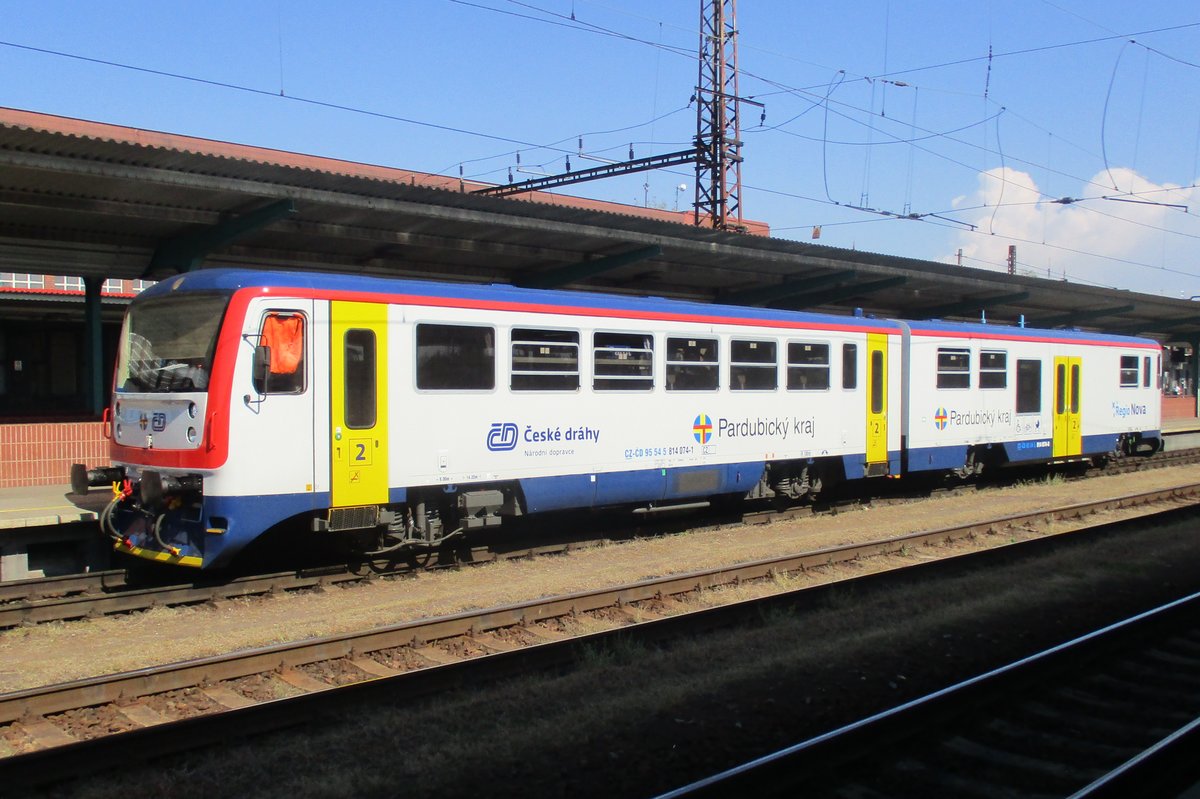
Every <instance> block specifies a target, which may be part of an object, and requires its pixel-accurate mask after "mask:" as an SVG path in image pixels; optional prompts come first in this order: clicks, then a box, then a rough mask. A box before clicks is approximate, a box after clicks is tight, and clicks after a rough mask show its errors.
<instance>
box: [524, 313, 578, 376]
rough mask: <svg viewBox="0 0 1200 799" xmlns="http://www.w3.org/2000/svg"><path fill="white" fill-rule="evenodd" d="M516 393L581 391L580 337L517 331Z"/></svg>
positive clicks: (572, 333)
mask: <svg viewBox="0 0 1200 799" xmlns="http://www.w3.org/2000/svg"><path fill="white" fill-rule="evenodd" d="M509 385H510V386H511V388H512V390H513V391H575V390H576V389H578V388H579V334H578V333H576V332H575V331H572V330H533V329H530V328H520V327H518V328H514V329H513V332H512V374H511V377H510V383H509Z"/></svg>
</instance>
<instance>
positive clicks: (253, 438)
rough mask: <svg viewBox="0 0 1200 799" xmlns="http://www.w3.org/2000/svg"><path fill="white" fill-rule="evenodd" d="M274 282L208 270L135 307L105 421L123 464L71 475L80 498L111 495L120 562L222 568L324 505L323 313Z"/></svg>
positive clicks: (107, 515) (108, 515)
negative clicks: (274, 528)
mask: <svg viewBox="0 0 1200 799" xmlns="http://www.w3.org/2000/svg"><path fill="white" fill-rule="evenodd" d="M265 283H266V281H264V280H263V279H262V278H258V279H257V281H256V280H255V279H254V278H253V277H250V276H248V274H247V273H222V272H211V273H205V272H200V273H194V274H190V275H184V276H180V277H178V278H175V279H173V280H171V281H166V282H164V283H160V284H158V285H156V286H155V287H153V288H151V289H148V290H147V291H146V292H143V294H142V295H140V296H139V297H138V298H137V299H135V300H134V302H133V303H131V304H130V308H129V310H128V312H127V314H126V318H125V321H124V324H123V327H122V332H121V339H120V342H119V344H118V360H117V367H116V372H115V376H114V382H113V393H112V403H111V405H110V407H109V409H108V410H107V411H106V414H105V416H106V421H107V422H108V424H107V428H106V434H107V435H108V436H110V438H111V443H110V454H111V460H112V462H113V465H112V466H109V467H105V468H99V469H91V470H89V469H87V468H86V467H85V466H84V465H82V464H75V465H74V466H73V467H72V469H71V483H72V490H74V491H76V492H80V493H82V492H86V491H87V490H89V489H90V488H95V487H99V486H105V487H109V486H111V489H112V491H113V500H112V502H111V503H110V504H109V506H108V507H107V508H106V510H105V511H104V513H103V514H102V518H101V526H102V528H103V529H104V531H105V533H107V534H108V535H109V536H110V537H111V538H112V539H113V540H114V542H115V548H116V549H117V550H118V551H120V552H125V553H128V554H132V555H135V556H138V557H142V558H148V559H151V560H155V561H159V562H164V563H169V564H175V565H182V566H193V567H200V566H203V567H210V566H214V565H223V564H224V563H226V562H228V560H229V558H231V557H232V554H233V553H234V552H236V551H237V550H238V549H240V548H241V547H242V546H244V545H245V543H247V541H249V540H250V539H252V538H254V537H255V536H256V535H257V534H258V533H260V532H261V531H262V530H263V529H266V528H268V527H270V526H271V525H273V524H275V523H277V522H278V521H280V520H283V519H286V518H288V517H290V516H294V515H296V514H299V513H303V512H304V510H305V509H307V508H311V507H312V505H313V503H314V501H315V500H314V499H313V497H314V494H315V490H316V486H315V485H314V479H313V402H314V395H316V394H321V393H322V392H321V389H320V381H317V382H316V383H315V384H314V381H313V380H312V365H311V364H312V358H313V340H312V327H313V317H314V314H313V311H314V307H315V304H314V301H313V300H311V299H294V298H286V297H278V296H273V295H274V294H277V293H278V290H277V289H276V290H272V289H271V288H269V287H268V286H267V285H264V284H265ZM247 284H248V285H247ZM324 393H327V389H326V390H325V392H324Z"/></svg>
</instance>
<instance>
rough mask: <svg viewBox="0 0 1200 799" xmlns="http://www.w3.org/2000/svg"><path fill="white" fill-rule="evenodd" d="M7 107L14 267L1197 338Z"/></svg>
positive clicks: (911, 266)
mask: <svg viewBox="0 0 1200 799" xmlns="http://www.w3.org/2000/svg"><path fill="white" fill-rule="evenodd" d="M488 185H489V184H483V183H475V182H471V181H465V182H464V181H460V180H459V179H457V178H447V177H443V176H433V175H428V174H425V173H419V172H411V171H406V170H402V169H393V168H387V167H380V166H372V165H366V164H359V163H353V162H347V161H339V160H335V159H329V158H319V157H313V156H307V155H299V154H295V153H288V152H282V151H278V150H269V149H264V148H259V147H250V146H244V145H236V144H229V143H224V142H216V141H210V140H204V139H196V138H190V137H185V136H177V135H173V134H165V133H157V132H151V131H144V130H137V129H131V128H124V127H117V126H113V125H106V124H100V123H94V122H86V121H81V120H75V119H67V118H63V117H55V116H48V115H44V114H36V113H31V112H26V111H19V110H13V109H0V270H2V271H5V272H30V273H37V274H52V275H66V276H80V277H87V278H126V279H129V278H134V279H136V278H144V279H162V278H164V277H168V276H170V275H173V274H177V273H180V272H184V271H189V270H192V269H201V268H211V267H216V266H241V267H256V268H263V269H288V270H293V271H294V270H313V271H328V272H344V273H353V274H367V275H379V276H389V277H412V278H424V279H433V280H446V281H465V282H475V283H511V284H515V285H521V286H529V287H534V288H570V289H578V290H586V291H607V292H613V293H619V294H633V295H653V296H662V297H675V298H683V299H690V300H698V301H701V302H721V303H728V304H733V305H753V306H769V307H775V308H789V309H796V310H809V311H822V312H831V313H839V314H849V313H854V312H855V311H856V309H861V312H862V313H864V314H867V315H874V316H878V317H897V318H904V319H954V320H971V321H978V320H980V319H981V318H983V317H985V316H986V319H987V321H989V322H994V323H999V324H1016V323H1018V320H1020V319H1022V318H1023V319H1024V323H1025V324H1026V325H1027V326H1029V327H1049V328H1056V327H1068V328H1080V329H1088V330H1102V331H1105V332H1111V333H1121V334H1128V335H1148V336H1152V337H1154V338H1157V339H1159V340H1160V341H1162V342H1164V343H1166V342H1182V341H1195V340H1197V337H1198V336H1200V317H1198V316H1197V314H1196V304H1195V303H1193V302H1190V301H1187V300H1180V299H1173V298H1169V297H1160V296H1156V295H1150V294H1140V293H1136V292H1130V291H1118V290H1112V289H1104V288H1098V287H1091V286H1084V285H1080V284H1078V283H1069V284H1068V283H1065V282H1063V281H1059V280H1051V279H1045V278H1036V277H1028V276H1022V275H1008V274H1005V273H1002V272H994V271H987V270H981V269H974V268H969V267H959V266H953V265H948V264H942V263H936V262H931V261H922V260H916V259H909V258H899V257H895V256H889V255H880V254H876V253H867V252H860V251H857V250H844V249H839V248H836V247H827V246H821V245H817V244H810V243H805V242H798V241H791V240H786V239H777V238H771V237H770V236H769V235H768V234H767V230H766V228H765V226H763V225H760V224H755V223H748V225H747V227H748V231H747V232H744V233H732V232H720V231H714V230H711V229H706V228H702V227H696V226H694V225H691V224H690V221H691V213H690V212H670V211H660V210H655V209H645V208H639V207H636V206H626V205H618V204H613V203H603V202H598V201H592V200H585V199H581V198H576V197H569V196H565V195H562V194H552V193H546V192H538V193H533V194H528V195H518V196H516V197H511V198H502V197H491V196H485V195H480V194H476V193H474V192H475V191H476V190H478V189H482V188H486V187H487V186H488Z"/></svg>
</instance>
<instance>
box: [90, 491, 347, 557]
mask: <svg viewBox="0 0 1200 799" xmlns="http://www.w3.org/2000/svg"><path fill="white" fill-rule="evenodd" d="M329 499H330V498H329V494H328V492H325V493H320V494H281V495H274V496H250V497H214V496H206V497H205V498H204V502H203V505H202V506H201V507H200V508H199V509H197V508H192V507H184V508H180V509H177V510H168V511H166V512H165V513H164V514H163V516H162V523H161V524H160V525H159V529H158V534H159V537H161V539H162V542H163V544H165V545H167V546H168V547H174V548H175V549H176V550H177V556H178V557H179V558H185V559H189V560H190V559H192V558H200V559H201V561H202V564H203V567H204V568H206V569H207V568H214V567H217V568H219V567H221V566H226V565H228V564H229V563H230V561H232V560H233V558H234V556H235V555H237V553H238V552H240V551H241V550H242V549H243V548H245V546H246V545H247V544H249V543H250V542H251V541H253V540H254V539H256V538H258V537H259V536H260V535H262V533H263V532H264V531H266V530H269V529H270V528H272V527H274V526H275V525H277V524H279V523H280V522H282V521H284V520H286V519H289V518H291V517H293V516H296V515H297V514H301V513H306V512H309V511H312V510H314V509H316V508H324V507H328V506H329ZM114 522H115V523H116V525H117V528H118V530H119V531H120V532H121V535H122V536H123V537H124V538H125V539H126V540H128V541H129V542H130V544H131V545H132V546H133V547H137V548H139V549H144V550H147V551H151V552H158V551H162V547H160V546H159V545H158V540H157V539H156V538H155V534H154V533H155V531H154V522H155V520H154V519H153V518H152V517H150V516H148V515H146V514H144V513H142V512H140V511H130V510H119V511H118V512H117V514H116V518H115V519H114ZM210 530H213V531H217V530H219V531H222V532H209V531H210Z"/></svg>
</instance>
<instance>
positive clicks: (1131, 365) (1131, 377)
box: [1121, 355, 1138, 388]
mask: <svg viewBox="0 0 1200 799" xmlns="http://www.w3.org/2000/svg"><path fill="white" fill-rule="evenodd" d="M1137 384H1138V356H1136V355H1122V356H1121V388H1137Z"/></svg>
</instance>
